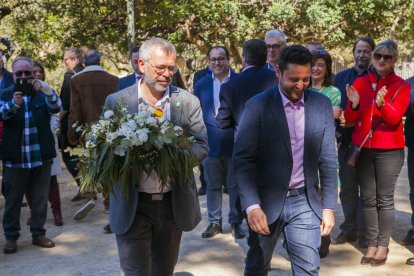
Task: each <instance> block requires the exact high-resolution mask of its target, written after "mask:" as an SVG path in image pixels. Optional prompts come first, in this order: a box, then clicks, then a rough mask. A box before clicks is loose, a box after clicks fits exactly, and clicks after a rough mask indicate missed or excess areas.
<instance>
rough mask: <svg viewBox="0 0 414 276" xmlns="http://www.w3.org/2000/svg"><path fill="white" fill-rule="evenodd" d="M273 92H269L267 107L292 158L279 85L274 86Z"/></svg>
mask: <svg viewBox="0 0 414 276" xmlns="http://www.w3.org/2000/svg"><path fill="white" fill-rule="evenodd" d="M273 92H274V93H272V94H271V97H270V99H269V102H268V104H269V109H270V110H271V111H272V114H273V117H274V118H275V121H276V124H277V125H278V127H279V129H280V133H281V134H282V138H283V142H284V145H285V147H286V150H287V151H288V153H289V156H290V158H291V159H292V147H291V144H290V135H289V127H288V123H287V119H286V114H285V109H284V107H283V103H282V97H281V96H280V93H279V86H275V89H274V91H273Z"/></svg>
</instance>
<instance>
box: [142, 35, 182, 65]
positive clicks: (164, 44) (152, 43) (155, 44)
mask: <svg viewBox="0 0 414 276" xmlns="http://www.w3.org/2000/svg"><path fill="white" fill-rule="evenodd" d="M155 48H160V49H161V50H162V51H163V52H164V53H167V54H174V55H176V52H175V47H174V45H172V44H171V43H170V42H168V41H167V40H165V39H162V38H159V37H152V38H150V39H148V40H146V41H145V42H144V43H142V45H141V47H140V49H139V57H140V58H141V59H143V60H144V61H149V60H150V59H151V52H152V50H153V49H155Z"/></svg>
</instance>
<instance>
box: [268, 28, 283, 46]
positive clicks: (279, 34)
mask: <svg viewBox="0 0 414 276" xmlns="http://www.w3.org/2000/svg"><path fill="white" fill-rule="evenodd" d="M271 37H280V39H281V40H282V42H283V43H284V44H286V35H285V33H284V32H282V31H281V30H278V29H274V30H270V31H267V32H266V34H265V39H268V38H271Z"/></svg>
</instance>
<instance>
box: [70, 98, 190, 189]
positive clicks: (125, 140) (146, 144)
mask: <svg viewBox="0 0 414 276" xmlns="http://www.w3.org/2000/svg"><path fill="white" fill-rule="evenodd" d="M157 112H158V111H157V110H156V109H154V108H147V109H145V110H141V111H139V112H138V113H135V114H129V113H128V112H127V109H126V108H124V107H123V106H122V105H121V104H120V103H118V104H117V105H116V112H113V111H112V110H106V111H105V112H104V114H103V115H102V116H101V118H100V119H99V121H97V122H95V123H93V124H90V125H86V126H78V127H77V129H76V130H77V131H81V132H82V136H81V137H82V138H81V141H82V143H81V145H79V146H77V147H75V148H73V149H70V148H68V149H66V150H67V151H69V152H70V154H71V155H74V156H77V157H78V158H79V165H78V166H79V175H78V177H79V178H80V180H81V182H82V187H81V189H82V190H92V191H100V190H101V188H102V184H103V182H105V184H106V183H107V184H106V185H108V188H109V191H110V192H112V191H113V190H114V188H115V187H117V188H119V189H120V190H121V191H122V192H123V193H124V194H125V195H128V193H129V190H130V188H131V185H136V184H137V183H138V181H139V179H140V176H141V174H142V172H145V173H146V174H147V175H150V174H151V172H153V171H155V173H156V174H157V176H158V178H159V179H160V181H161V186H162V187H165V185H166V183H167V180H171V183H172V184H173V185H185V184H186V183H187V182H188V180H189V179H190V178H191V177H193V168H194V166H196V165H197V162H198V159H197V157H196V155H195V154H194V153H193V150H192V148H191V142H192V141H193V139H194V138H193V137H187V136H185V135H184V131H183V129H182V128H181V127H179V126H174V125H173V124H172V123H171V122H170V121H168V120H164V119H159V118H157V116H156V113H157ZM75 127H76V126H75Z"/></svg>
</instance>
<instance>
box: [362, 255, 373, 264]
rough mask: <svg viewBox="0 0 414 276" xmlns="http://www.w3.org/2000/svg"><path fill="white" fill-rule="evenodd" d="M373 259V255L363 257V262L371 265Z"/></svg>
mask: <svg viewBox="0 0 414 276" xmlns="http://www.w3.org/2000/svg"><path fill="white" fill-rule="evenodd" d="M371 261H372V257H362V258H361V264H362V265H369V264H370V263H371Z"/></svg>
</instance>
